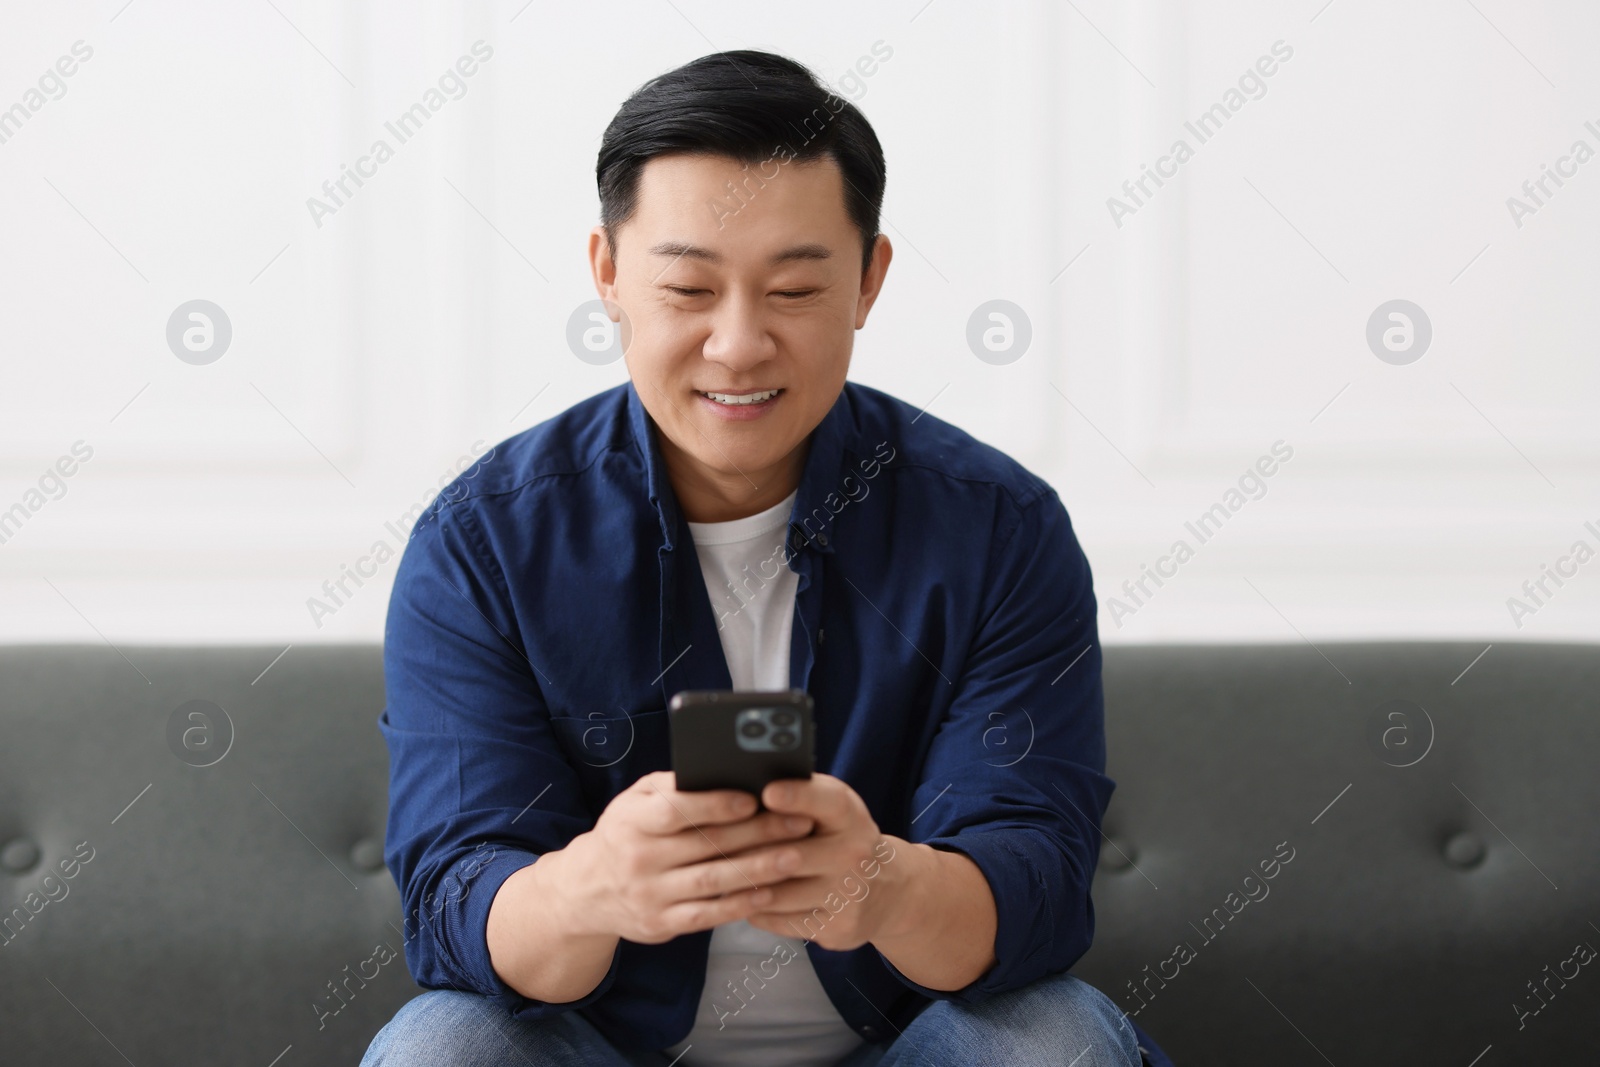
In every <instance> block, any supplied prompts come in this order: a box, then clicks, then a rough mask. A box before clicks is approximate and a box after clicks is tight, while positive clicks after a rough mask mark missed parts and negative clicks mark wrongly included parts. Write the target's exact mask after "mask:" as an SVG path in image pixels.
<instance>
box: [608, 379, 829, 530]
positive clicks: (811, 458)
mask: <svg viewBox="0 0 1600 1067" xmlns="http://www.w3.org/2000/svg"><path fill="white" fill-rule="evenodd" d="M627 401H628V424H629V426H630V427H631V429H632V431H633V437H634V442H635V443H636V444H637V445H638V446H639V453H640V455H642V456H643V457H644V472H645V485H646V488H647V489H648V492H649V496H650V503H651V505H652V506H653V507H654V508H655V512H656V518H657V519H658V520H659V522H660V523H661V538H662V547H663V548H666V549H669V550H670V549H671V548H672V547H673V546H674V544H675V543H676V542H677V535H678V528H679V523H680V521H681V512H680V511H679V509H678V497H677V494H676V493H674V492H673V491H672V481H671V479H670V478H669V477H668V476H667V467H666V462H665V461H664V460H663V459H662V456H661V446H660V444H659V443H658V442H657V440H656V434H657V433H658V432H659V431H658V430H657V427H656V424H655V420H654V419H652V418H651V417H650V413H649V412H648V411H646V410H645V407H644V403H643V401H641V400H640V399H639V392H638V390H637V389H635V388H634V384H633V381H632V380H631V379H630V380H629V381H628V383H627ZM853 426H854V414H853V411H852V405H851V389H850V383H849V382H846V383H845V385H844V388H843V389H841V390H840V391H839V395H838V397H836V398H835V399H834V402H833V406H832V407H831V408H829V409H828V413H827V414H826V415H824V416H823V417H822V421H821V422H820V423H818V424H817V427H816V429H814V430H812V431H811V448H810V451H809V452H808V453H807V455H806V464H805V468H804V470H802V471H801V472H800V486H799V491H798V492H797V493H796V494H795V501H794V511H793V512H792V513H791V514H790V516H789V548H790V551H791V552H797V551H799V550H800V549H801V548H804V547H807V546H809V547H811V548H812V549H815V550H816V551H818V552H822V553H824V554H827V555H831V554H832V553H833V549H834V533H835V531H833V530H831V529H829V527H830V526H831V523H830V522H829V520H830V519H831V518H832V517H833V512H832V511H831V510H830V509H829V508H828V506H827V503H826V501H827V499H828V498H829V497H830V496H834V497H837V495H838V494H839V493H840V492H841V491H842V490H841V489H840V486H839V467H840V464H841V463H843V462H844V452H845V447H846V444H847V442H848V439H849V435H850V431H851V428H852V427H853Z"/></svg>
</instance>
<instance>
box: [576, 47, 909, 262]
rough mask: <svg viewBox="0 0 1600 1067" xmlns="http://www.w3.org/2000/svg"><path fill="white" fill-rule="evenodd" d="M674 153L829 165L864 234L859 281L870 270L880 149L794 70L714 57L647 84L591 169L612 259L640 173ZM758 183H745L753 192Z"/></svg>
mask: <svg viewBox="0 0 1600 1067" xmlns="http://www.w3.org/2000/svg"><path fill="white" fill-rule="evenodd" d="M671 153H704V154H709V155H719V156H727V157H729V158H731V159H733V160H735V161H736V162H739V163H745V164H756V163H764V162H770V161H773V160H780V161H781V162H785V163H787V162H790V161H794V162H806V161H811V160H816V159H820V158H823V157H827V158H831V159H832V160H833V161H834V162H835V163H836V164H838V167H839V170H840V172H841V173H842V174H843V175H844V199H845V209H846V210H847V211H848V212H849V213H850V219H851V221H852V222H854V223H855V225H856V228H857V229H858V230H859V231H860V232H861V269H862V271H863V272H865V271H866V269H867V266H868V265H869V264H870V263H871V262H872V247H873V244H874V243H875V241H876V239H877V236H878V214H879V212H880V211H881V210H882V207H883V186H884V179H885V170H884V162H883V148H882V146H881V145H879V144H878V136H877V134H875V133H874V132H873V131H872V126H871V124H869V123H868V122H867V120H866V116H864V115H862V114H861V112H860V110H859V109H857V108H856V106H855V105H854V104H852V103H850V102H849V101H847V100H844V99H843V98H841V97H839V96H837V95H836V94H835V93H833V91H832V90H830V89H829V88H828V87H827V85H825V84H824V83H823V82H821V81H820V80H818V78H817V76H816V75H815V74H813V73H812V72H811V71H810V70H808V69H807V68H806V67H804V66H802V65H801V64H799V63H797V62H795V61H794V60H792V59H789V58H787V57H785V56H779V55H774V54H773V53H771V52H756V51H749V50H742V51H737V52H715V53H712V54H711V55H708V56H702V57H700V58H699V59H696V60H693V61H692V62H689V63H685V64H684V65H683V66H681V67H678V68H676V69H675V70H670V71H668V72H667V73H665V74H662V75H660V76H658V77H656V78H652V79H651V80H650V81H648V82H646V83H645V84H644V85H642V86H640V87H639V88H638V89H636V90H635V91H634V93H633V95H632V96H630V97H628V99H627V100H626V101H624V102H623V105H622V107H621V108H619V109H618V110H617V113H616V115H615V117H613V118H612V120H611V123H610V125H608V126H607V127H606V132H605V135H604V137H602V138H601V141H600V158H599V160H598V161H597V162H596V164H595V179H596V182H597V183H598V185H599V187H600V223H601V225H602V226H604V227H605V232H606V239H607V240H608V241H609V242H610V244H611V250H612V255H616V253H617V243H616V233H615V229H616V227H619V226H621V225H622V223H624V222H626V221H628V219H629V218H631V217H632V216H633V212H634V208H635V207H636V204H637V196H638V190H639V174H640V172H641V171H642V170H643V169H644V165H645V164H646V163H648V162H649V161H650V160H652V159H654V158H656V157H657V156H663V155H668V154H671ZM760 177H761V176H760V175H758V174H753V175H752V178H751V179H749V180H754V181H756V182H757V183H758V187H759V182H760ZM772 177H773V175H772V174H770V173H769V174H766V175H765V178H766V179H767V180H771V178H772ZM749 180H747V184H748V181H749Z"/></svg>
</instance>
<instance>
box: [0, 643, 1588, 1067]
mask: <svg viewBox="0 0 1600 1067" xmlns="http://www.w3.org/2000/svg"><path fill="white" fill-rule="evenodd" d="M1481 649H1482V646H1481V645H1463V644H1453V643H1436V644H1347V645H1322V646H1321V651H1320V652H1319V651H1317V650H1315V649H1312V648H1310V647H1309V646H1306V645H1303V644H1301V645H1285V646H1253V647H1209V648H1207V647H1193V646H1189V647H1184V646H1164V647H1143V648H1116V647H1113V648H1108V649H1106V650H1105V672H1106V692H1107V705H1108V707H1107V728H1108V736H1109V745H1110V767H1109V770H1110V773H1111V775H1112V777H1113V778H1115V779H1116V780H1117V782H1118V788H1117V792H1116V795H1115V797H1114V798H1113V801H1112V806H1111V809H1110V811H1109V813H1108V815H1107V820H1106V830H1107V837H1108V839H1109V841H1108V843H1107V844H1106V845H1105V846H1104V847H1103V849H1102V861H1101V867H1100V870H1099V871H1098V873H1097V876H1096V882H1095V891H1094V899H1095V903H1096V909H1097V933H1096V942H1095V947H1094V948H1093V949H1092V950H1091V951H1090V953H1089V955H1088V956H1086V957H1085V959H1084V960H1083V961H1081V962H1080V964H1079V965H1078V967H1077V968H1076V969H1075V970H1076V971H1077V973H1079V974H1081V975H1082V976H1083V977H1085V978H1086V979H1088V980H1090V981H1093V982H1094V983H1095V984H1096V985H1098V986H1099V987H1100V988H1101V989H1103V990H1104V991H1105V992H1107V993H1108V994H1109V995H1111V996H1112V997H1113V999H1115V1000H1116V1001H1117V1002H1118V1003H1119V1004H1122V1005H1123V1006H1124V1007H1125V1008H1126V1009H1127V1010H1129V1011H1134V1010H1138V1012H1139V1014H1138V1015H1137V1019H1138V1021H1139V1022H1140V1024H1141V1025H1143V1026H1144V1027H1145V1028H1146V1029H1147V1030H1148V1031H1149V1032H1150V1033H1151V1034H1153V1035H1154V1036H1155V1037H1156V1039H1157V1040H1159V1041H1160V1042H1161V1043H1162V1044H1163V1045H1164V1046H1165V1047H1166V1049H1167V1050H1168V1052H1170V1053H1171V1054H1172V1055H1173V1057H1174V1059H1175V1060H1176V1061H1177V1062H1178V1063H1179V1064H1181V1065H1184V1067H1189V1065H1193V1064H1204V1063H1218V1064H1223V1063H1226V1064H1230V1065H1252V1064H1258V1063H1259V1064H1268V1063H1271V1064H1281V1063H1286V1062H1294V1063H1312V1062H1317V1063H1320V1062H1323V1060H1324V1059H1327V1060H1329V1061H1331V1062H1333V1063H1339V1064H1343V1063H1357V1062H1364V1063H1384V1062H1392V1063H1409V1062H1447V1063H1460V1064H1462V1065H1466V1064H1468V1063H1470V1062H1471V1061H1472V1060H1473V1058H1474V1057H1475V1056H1478V1055H1479V1054H1480V1053H1481V1052H1482V1051H1483V1050H1484V1049H1486V1048H1488V1047H1489V1046H1492V1050H1491V1051H1490V1052H1489V1054H1488V1056H1486V1057H1485V1058H1484V1060H1483V1061H1482V1064H1483V1065H1484V1067H1489V1065H1490V1064H1494V1063H1514V1062H1533V1061H1534V1060H1536V1059H1540V1058H1543V1057H1547V1056H1559V1055H1561V1054H1563V1053H1565V1054H1567V1056H1568V1057H1569V1060H1568V1062H1577V1059H1576V1057H1577V1056H1578V1054H1579V1053H1580V1052H1583V1053H1589V1050H1590V1049H1591V1048H1592V1045H1593V1041H1594V1033H1595V1025H1594V1020H1595V1018H1596V1014H1597V1013H1596V1005H1597V1004H1600V967H1590V966H1585V965H1581V964H1575V963H1571V962H1568V961H1569V960H1572V959H1573V958H1574V951H1575V947H1576V946H1578V945H1580V944H1582V943H1585V942H1587V943H1588V944H1590V945H1593V946H1600V929H1596V928H1595V927H1594V926H1593V925H1591V923H1600V855H1597V849H1596V845H1597V844H1600V835H1597V834H1596V832H1595V830H1596V813H1597V812H1600V775H1597V773H1596V766H1595V763H1596V757H1597V755H1600V716H1597V714H1596V712H1597V708H1596V702H1597V697H1596V694H1597V692H1600V651H1597V649H1596V648H1593V647H1588V646H1554V645H1520V646H1519V645H1497V646H1495V647H1494V648H1493V649H1492V650H1491V651H1490V652H1488V654H1487V655H1485V656H1484V657H1483V658H1482V660H1481V662H1477V663H1475V664H1474V665H1473V666H1472V667H1471V669H1470V670H1469V671H1467V673H1466V674H1465V675H1464V676H1461V677H1459V678H1457V676H1458V675H1459V674H1460V672H1461V670H1462V669H1463V668H1464V667H1466V666H1467V665H1468V663H1469V661H1471V660H1473V657H1474V656H1476V655H1477V654H1478V652H1479V651H1481ZM280 652H282V648H281V647H277V648H268V647H252V648H238V647H235V648H182V649H167V648H130V647H127V646H123V647H121V649H120V651H119V650H117V649H112V648H109V647H106V646H103V645H102V646H37V647H28V646H13V647H9V648H0V909H3V911H0V919H3V920H5V921H6V924H5V925H4V926H3V932H0V998H3V1003H4V1004H5V1021H6V1026H5V1028H4V1034H3V1041H4V1050H3V1051H0V1061H4V1062H8V1063H10V1062H16V1063H42V1062H47V1061H48V1062H60V1063H107V1062H122V1061H123V1058H124V1057H125V1058H126V1059H127V1060H131V1061H132V1062H134V1063H140V1064H143V1063H187V1062H204V1063H207V1064H217V1065H224V1064H227V1065H231V1064H238V1065H241V1067H244V1065H250V1067H264V1065H267V1064H271V1063H273V1062H274V1061H275V1058H277V1057H279V1056H282V1057H283V1058H282V1059H281V1060H279V1061H277V1062H279V1063H280V1064H281V1065H282V1067H290V1065H294V1064H301V1065H303V1064H318V1063H328V1064H352V1063H355V1062H357V1061H358V1060H359V1058H360V1056H361V1053H362V1051H363V1050H364V1049H365V1047H366V1045H367V1043H368V1041H370V1039H371V1037H372V1035H373V1034H374V1033H376V1031H377V1030H378V1028H379V1027H380V1026H382V1025H383V1023H384V1022H386V1021H387V1020H388V1019H389V1018H390V1017H391V1016H392V1015H393V1013H394V1012H395V1010H397V1009H398V1008H399V1006H400V1005H401V1004H403V1003H404V1002H405V1001H406V1000H407V999H409V998H410V997H412V996H414V995H416V993H417V992H418V989H417V987H416V986H415V984H414V983H413V982H412V981H411V979H410V976H409V975H408V974H407V972H406V969H405V961H404V955H403V947H404V946H403V941H402V934H401V929H402V926H403V924H402V920H401V907H400V901H399V896H398V893H397V892H396V889H395V886H394V884H393V881H392V879H391V878H390V876H389V873H388V871H387V869H386V868H385V867H384V866H383V862H382V840H383V830H384V819H385V811H386V800H387V797H386V792H387V780H388V766H387V752H386V750H385V748H384V745H383V742H382V738H381V737H380V735H379V734H378V731H377V725H376V724H377V717H378V715H379V713H380V712H381V711H382V708H383V677H382V652H381V649H379V648H378V647H377V646H371V645H363V646H346V647H325V646H324V647H300V646H296V647H294V648H292V649H291V650H290V651H289V652H288V653H287V654H285V655H283V656H282V657H281V659H280V658H278V657H279V653H280ZM263 672H264V673H263ZM1396 716H1398V717H1396ZM1263 863H1265V864H1266V867H1265V868H1263V866H1262V865H1263ZM1268 871H1270V872H1271V877H1268V876H1267V873H1268ZM1183 944H1186V945H1187V946H1189V948H1188V952H1187V953H1183V952H1180V951H1179V950H1178V946H1179V945H1183ZM1574 968H1576V970H1574ZM1561 973H1565V974H1567V975H1569V976H1570V977H1568V978H1566V979H1562V978H1561V977H1560V974H1561ZM1552 976H1554V977H1552ZM1530 983H1532V986H1533V988H1532V989H1530V985H1529V984H1530ZM1536 995H1537V996H1538V998H1539V999H1535V997H1536ZM1516 1005H1521V1006H1522V1007H1523V1009H1524V1010H1525V1011H1526V1012H1527V1014H1525V1015H1522V1016H1520V1017H1519V1016H1518V1015H1517V1014H1516V1013H1515V1010H1514V1006H1516ZM1535 1009H1537V1011H1535ZM1519 1023H1520V1025H1519ZM113 1050H114V1051H113ZM286 1053H287V1054H286Z"/></svg>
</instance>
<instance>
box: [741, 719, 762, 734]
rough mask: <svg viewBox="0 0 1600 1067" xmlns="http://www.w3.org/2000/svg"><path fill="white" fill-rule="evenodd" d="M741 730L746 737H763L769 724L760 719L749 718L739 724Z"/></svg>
mask: <svg viewBox="0 0 1600 1067" xmlns="http://www.w3.org/2000/svg"><path fill="white" fill-rule="evenodd" d="M739 732H740V733H741V734H743V735H744V736H745V737H761V736H762V735H763V734H765V733H766V732H767V724H766V723H764V722H762V721H761V720H760V719H749V720H747V721H745V722H743V723H740V724H739Z"/></svg>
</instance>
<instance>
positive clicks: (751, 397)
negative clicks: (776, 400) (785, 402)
mask: <svg viewBox="0 0 1600 1067" xmlns="http://www.w3.org/2000/svg"><path fill="white" fill-rule="evenodd" d="M695 392H697V393H699V394H700V395H701V396H703V397H705V398H707V399H708V400H712V401H715V402H716V403H718V404H725V405H727V406H728V407H744V406H746V405H749V404H761V403H765V402H766V401H768V400H771V399H772V398H773V397H775V396H777V395H778V394H779V393H781V392H783V390H782V389H761V390H758V391H756V392H753V393H710V392H706V391H704V390H700V389H696V390H695Z"/></svg>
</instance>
